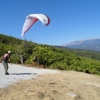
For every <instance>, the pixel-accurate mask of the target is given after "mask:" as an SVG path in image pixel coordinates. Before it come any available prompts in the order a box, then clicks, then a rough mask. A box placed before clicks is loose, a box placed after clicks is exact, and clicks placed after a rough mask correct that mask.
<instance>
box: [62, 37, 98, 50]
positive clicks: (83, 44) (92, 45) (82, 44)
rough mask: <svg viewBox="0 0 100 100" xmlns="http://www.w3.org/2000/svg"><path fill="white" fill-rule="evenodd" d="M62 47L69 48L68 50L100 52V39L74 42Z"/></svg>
mask: <svg viewBox="0 0 100 100" xmlns="http://www.w3.org/2000/svg"><path fill="white" fill-rule="evenodd" d="M62 46H63V47H68V48H73V49H84V50H92V51H100V38H96V39H86V40H77V41H73V42H71V43H68V44H65V45H62Z"/></svg>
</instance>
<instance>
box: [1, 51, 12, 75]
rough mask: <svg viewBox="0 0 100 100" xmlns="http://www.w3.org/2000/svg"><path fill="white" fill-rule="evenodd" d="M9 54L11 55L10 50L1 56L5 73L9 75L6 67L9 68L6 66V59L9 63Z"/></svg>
mask: <svg viewBox="0 0 100 100" xmlns="http://www.w3.org/2000/svg"><path fill="white" fill-rule="evenodd" d="M10 56H11V51H8V53H6V54H4V55H3V56H2V57H1V60H2V63H3V65H4V70H5V75H9V73H8V68H9V66H8V60H9V62H10V63H11V59H10ZM11 64H12V63H11Z"/></svg>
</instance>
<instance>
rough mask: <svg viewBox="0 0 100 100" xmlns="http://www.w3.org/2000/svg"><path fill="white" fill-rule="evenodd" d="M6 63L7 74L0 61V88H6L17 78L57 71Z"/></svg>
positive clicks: (21, 78) (22, 78)
mask: <svg viewBox="0 0 100 100" xmlns="http://www.w3.org/2000/svg"><path fill="white" fill-rule="evenodd" d="M8 65H9V69H8V72H9V75H5V74H4V67H3V64H2V63H0V88H6V87H8V86H9V85H11V84H13V83H15V82H17V81H19V80H28V79H32V78H36V76H37V75H40V74H48V73H58V71H57V70H50V69H38V68H33V67H28V66H22V65H17V64H12V65H11V64H8Z"/></svg>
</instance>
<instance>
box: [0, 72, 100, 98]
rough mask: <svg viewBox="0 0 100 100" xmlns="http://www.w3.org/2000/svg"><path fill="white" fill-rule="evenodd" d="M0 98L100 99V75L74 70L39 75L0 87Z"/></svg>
mask: <svg viewBox="0 0 100 100" xmlns="http://www.w3.org/2000/svg"><path fill="white" fill-rule="evenodd" d="M0 100H100V76H96V75H90V74H85V73H82V72H75V71H60V73H56V74H44V75H39V76H37V77H36V78H33V79H31V80H24V81H23V80H22V81H20V82H17V83H15V84H13V85H11V86H9V87H7V88H5V89H0Z"/></svg>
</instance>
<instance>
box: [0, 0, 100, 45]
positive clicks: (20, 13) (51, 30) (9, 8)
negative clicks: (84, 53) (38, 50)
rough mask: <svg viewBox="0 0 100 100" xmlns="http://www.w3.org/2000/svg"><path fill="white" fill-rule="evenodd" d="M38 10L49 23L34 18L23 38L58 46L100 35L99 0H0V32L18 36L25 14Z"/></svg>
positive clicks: (19, 35) (19, 36) (34, 12)
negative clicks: (48, 19) (45, 16)
mask: <svg viewBox="0 0 100 100" xmlns="http://www.w3.org/2000/svg"><path fill="white" fill-rule="evenodd" d="M36 13H42V14H46V15H48V16H49V17H50V20H51V22H50V24H49V25H48V26H43V24H42V23H41V22H40V21H37V22H36V23H35V24H34V25H33V26H32V27H31V29H30V30H29V31H28V32H26V33H25V38H26V39H27V40H31V41H33V42H36V43H39V44H48V45H62V44H64V43H70V42H73V41H76V40H84V39H90V38H100V0H0V33H1V34H6V35H9V36H13V37H16V38H20V39H24V38H23V37H21V32H22V27H23V24H24V22H25V19H26V16H27V15H29V14H36Z"/></svg>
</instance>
